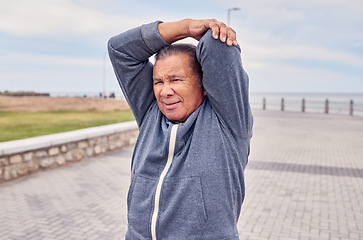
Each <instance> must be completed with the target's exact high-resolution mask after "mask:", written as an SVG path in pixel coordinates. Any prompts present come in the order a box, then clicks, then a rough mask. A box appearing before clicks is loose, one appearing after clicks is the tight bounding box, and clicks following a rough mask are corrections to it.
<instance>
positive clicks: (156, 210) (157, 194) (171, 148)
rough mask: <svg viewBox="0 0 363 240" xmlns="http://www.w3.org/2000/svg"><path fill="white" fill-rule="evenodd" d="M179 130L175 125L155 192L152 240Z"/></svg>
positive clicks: (154, 236)
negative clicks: (162, 188)
mask: <svg viewBox="0 0 363 240" xmlns="http://www.w3.org/2000/svg"><path fill="white" fill-rule="evenodd" d="M177 129H178V125H177V124H175V125H173V127H172V128H171V133H170V139H169V154H168V160H167V162H166V165H165V167H164V170H163V171H162V172H161V175H160V178H159V182H158V185H157V187H156V192H155V200H154V212H153V215H152V218H151V236H152V240H156V220H157V219H158V213H159V201H160V193H161V186H162V185H163V182H164V178H165V175H166V174H167V172H168V171H169V168H170V166H171V163H172V162H173V159H174V149H175V140H176V131H177Z"/></svg>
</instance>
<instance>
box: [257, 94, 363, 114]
mask: <svg viewBox="0 0 363 240" xmlns="http://www.w3.org/2000/svg"><path fill="white" fill-rule="evenodd" d="M260 104H261V103H256V102H251V107H252V108H260V107H262V110H267V109H271V110H280V111H295V112H296V111H298V112H303V113H304V112H317V113H325V114H329V113H333V114H344V115H350V116H356V115H358V116H363V102H354V100H350V101H346V102H345V101H329V99H325V101H316V100H309V99H305V98H302V99H301V100H296V99H285V98H280V99H276V98H274V99H270V101H268V100H267V99H266V98H263V99H262V104H261V105H260ZM258 105H259V106H258Z"/></svg>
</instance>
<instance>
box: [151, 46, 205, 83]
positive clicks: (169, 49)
mask: <svg viewBox="0 0 363 240" xmlns="http://www.w3.org/2000/svg"><path fill="white" fill-rule="evenodd" d="M196 50H197V47H196V46H194V45H193V44H187V43H177V44H172V45H169V46H166V47H164V48H162V49H161V50H160V51H159V52H158V53H157V54H156V55H155V61H157V60H159V59H163V58H165V57H170V56H173V55H177V54H180V53H186V54H187V55H188V56H189V60H190V61H189V63H190V67H191V68H192V69H193V71H194V72H195V73H196V74H197V76H198V84H199V85H200V86H202V77H203V72H202V67H201V65H200V63H199V62H198V60H197V56H196Z"/></svg>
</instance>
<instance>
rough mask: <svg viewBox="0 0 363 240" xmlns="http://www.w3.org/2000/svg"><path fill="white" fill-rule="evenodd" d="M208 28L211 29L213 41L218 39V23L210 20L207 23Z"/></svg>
mask: <svg viewBox="0 0 363 240" xmlns="http://www.w3.org/2000/svg"><path fill="white" fill-rule="evenodd" d="M209 28H210V29H212V32H213V37H214V38H215V39H218V37H219V31H220V26H219V25H218V21H217V20H215V19H211V20H210V22H209Z"/></svg>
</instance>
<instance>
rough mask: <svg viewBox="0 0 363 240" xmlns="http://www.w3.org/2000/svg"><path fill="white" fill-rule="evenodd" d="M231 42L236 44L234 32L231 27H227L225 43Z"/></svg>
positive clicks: (229, 44) (229, 43) (230, 43)
mask: <svg viewBox="0 0 363 240" xmlns="http://www.w3.org/2000/svg"><path fill="white" fill-rule="evenodd" d="M232 44H233V45H234V46H236V45H237V39H236V32H235V31H234V30H233V29H232V28H228V33H227V45H228V46H231V45H232Z"/></svg>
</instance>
